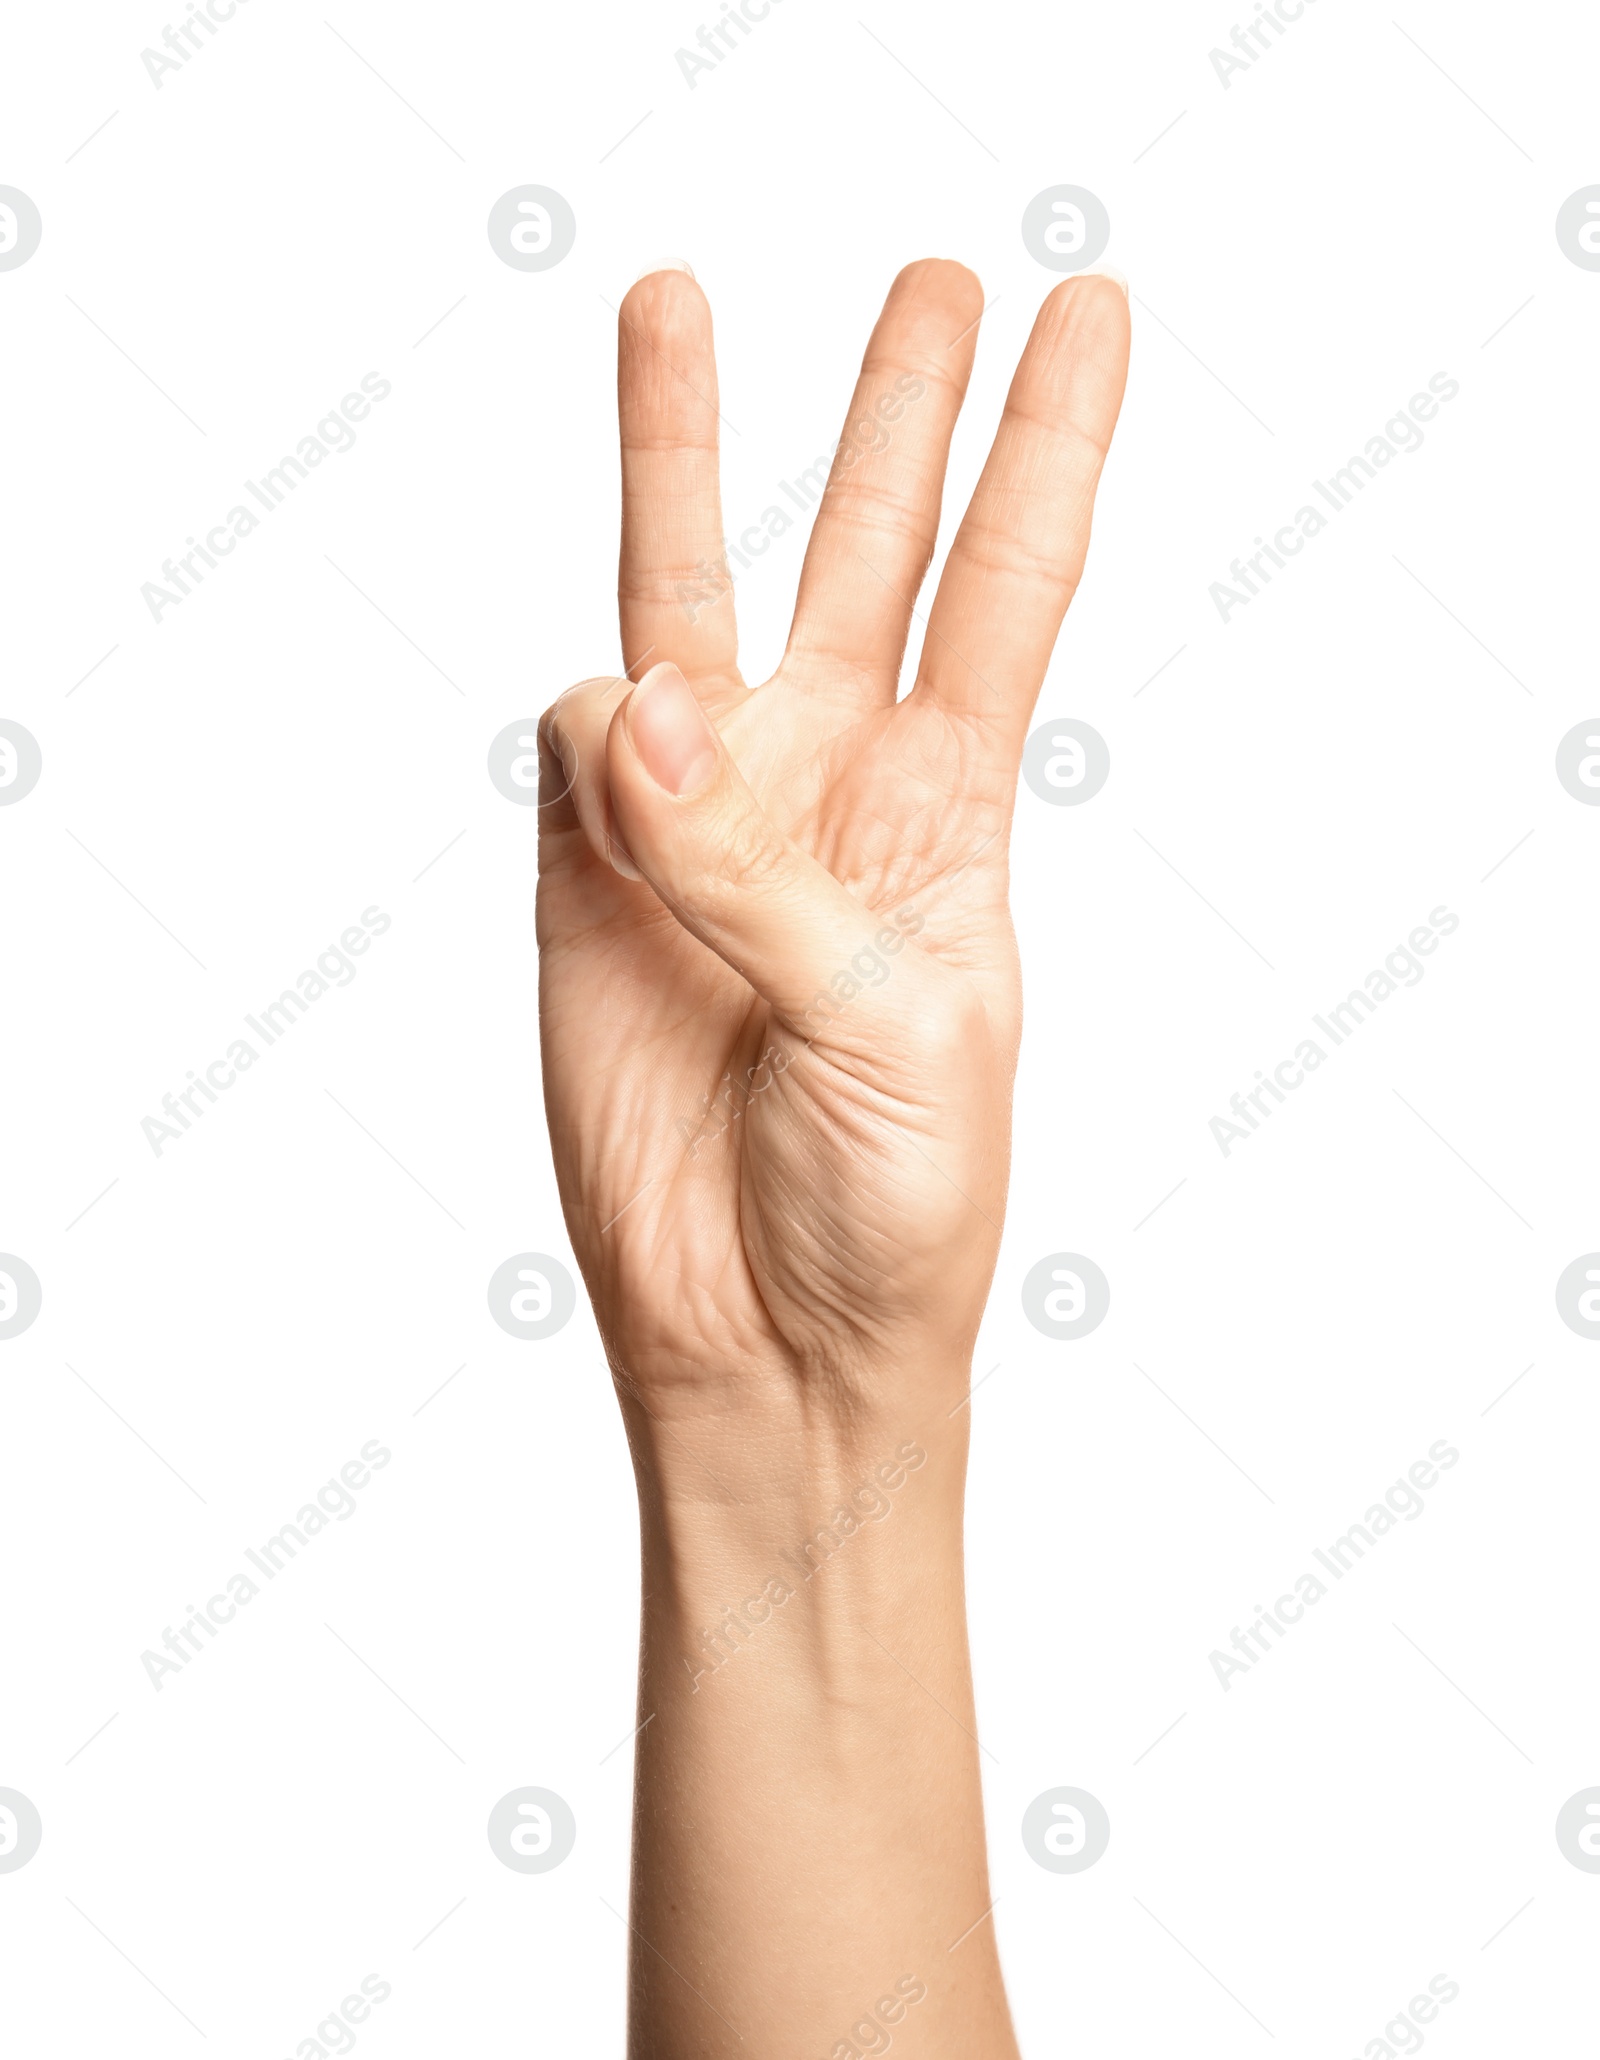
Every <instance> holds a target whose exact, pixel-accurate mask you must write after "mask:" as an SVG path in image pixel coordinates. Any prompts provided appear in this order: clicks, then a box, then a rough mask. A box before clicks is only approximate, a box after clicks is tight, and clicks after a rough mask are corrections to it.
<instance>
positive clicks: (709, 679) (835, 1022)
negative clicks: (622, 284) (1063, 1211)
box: [539, 260, 1128, 1427]
mask: <svg viewBox="0 0 1600 2060" xmlns="http://www.w3.org/2000/svg"><path fill="white" fill-rule="evenodd" d="M982 306H983V301H982V292H981V289H980V287H979V284H978V281H977V280H976V279H975V278H974V277H973V275H972V274H971V273H970V272H969V271H967V270H966V269H965V268H964V267H962V266H960V265H957V264H952V263H946V262H942V261H939V260H927V261H925V262H922V263H919V264H915V265H911V266H909V267H908V268H907V269H906V270H905V271H904V272H902V273H901V274H900V276H899V277H898V278H897V279H896V281H895V282H894V285H893V287H892V288H891V290H890V293H889V297H888V300H887V302H886V303H885V306H884V310H883V313H882V315H881V316H880V317H879V320H878V323H877V326H876V328H875V329H874V331H873V333H872V338H871V341H870V343H869V344H868V347H867V352H866V357H865V360H864V363H863V366H862V371H861V376H860V380H859V383H858V385H857V387H856V392H855V397H854V399H853V401H852V404H851V409H850V414H849V417H848V420H847V423H846V428H845V435H844V438H843V440H842V441H841V445H840V448H839V452H838V455H837V457H836V458H835V461H834V466H833V472H832V476H831V478H830V480H829V484H828V488H827V492H826V494H825V495H824V497H823V500H822V502H821V505H820V508H819V510H818V513H817V517H816V522H815V527H814V529H813V532H812V536H811V541H810V547H809V549H808V551H807V554H806V559H805V566H804V570H803V573H802V576H801V582H800V593H799V601H798V606H797V608H796V611H795V617H794V625H793V629H792V631H791V634H790V638H789V644H788V649H787V650H786V652H785V654H784V658H783V662H782V664H781V665H780V666H779V668H778V670H777V672H776V673H775V674H774V676H773V677H772V678H771V679H770V680H769V681H768V682H767V683H766V684H765V685H764V686H762V687H760V688H758V689H756V690H755V691H753V692H752V691H751V690H750V689H749V688H748V687H747V686H746V684H745V682H744V680H743V679H742V678H741V676H740V673H739V670H738V664H737V641H736V636H735V630H734V603H733V594H732V591H731V586H730V584H729V582H728V580H727V579H726V577H725V576H724V575H723V573H722V571H721V568H724V567H725V563H726V561H725V556H724V549H723V543H722V519H721V511H720V501H719V494H718V483H717V428H718V419H719V418H718V413H717V407H716V399H717V378H716V366H715V362H714V358H713V354H712V342H711V317H710V310H709V308H708V306H707V304H706V300H705V297H704V295H703V294H702V293H701V291H700V289H699V287H698V286H697V285H696V284H695V283H694V282H693V280H692V279H691V278H689V277H688V276H686V275H685V274H683V273H681V272H675V271H667V272H657V273H652V274H650V275H649V276H647V277H646V278H644V279H642V280H641V281H640V282H639V283H638V284H637V285H636V286H635V287H634V288H633V290H632V291H631V292H630V293H629V295H628V297H627V299H626V300H625V301H624V303H623V306H622V310H621V323H620V331H619V372H618V398H619V411H620V416H621V431H622V496H623V524H622V558H621V571H620V580H619V599H620V607H621V625H622V650H623V656H624V674H625V675H626V674H629V673H632V672H635V671H637V670H638V669H639V668H640V667H641V666H646V667H648V669H647V670H645V671H644V673H643V676H642V678H641V679H640V680H639V683H638V684H637V685H633V684H631V683H630V680H629V679H628V678H627V677H626V676H624V677H619V678H597V679H592V680H589V681H586V682H585V683H584V684H582V685H581V686H578V687H575V688H573V689H572V690H571V691H570V692H569V693H567V694H565V695H563V696H562V698H561V699H560V700H559V701H557V702H556V703H555V705H554V706H553V707H552V708H551V709H550V710H549V711H548V712H547V714H546V716H545V718H544V720H543V723H542V725H541V743H542V747H543V765H542V779H543V784H542V788H541V812H540V822H541V830H542V835H541V840H540V853H539V863H540V883H539V943H540V949H541V968H542V973H541V990H540V1009H541V1026H542V1041H543V1055H544V1076H545V1094H546V1102H547V1107H548V1112H549V1119H550V1128H551V1134H552V1138H553V1142H554V1147H555V1156H556V1168H557V1174H558V1178H559V1182H560V1188H561V1195H562V1200H563V1204H564V1207H565V1211H566V1216H567V1223H568V1228H569V1231H570V1234H571V1237H572V1241H573V1245H574V1248H575V1250H576V1252H577V1255H578V1259H579V1263H580V1265H581V1267H582V1269H583V1273H584V1277H585V1279H586V1281H587V1283H588V1286H589V1290H590V1293H591V1295H592V1297H593V1300H594V1304H595V1309H596V1312H597V1315H598V1318H599V1323H600V1328H601V1331H602V1334H603V1335H604V1338H605V1341H606V1345H607V1349H608V1353H609V1355H610V1359H611V1363H612V1366H613V1369H614V1371H615V1372H616V1373H617V1374H618V1376H619V1378H620V1380H621V1382H622V1384H623V1391H624V1397H625V1406H626V1405H627V1402H628V1400H629V1399H631V1400H632V1401H634V1402H636V1403H637V1404H638V1405H639V1407H641V1408H642V1409H643V1410H644V1411H645V1413H646V1414H647V1415H648V1416H650V1417H651V1418H652V1420H656V1419H658V1418H660V1417H662V1416H663V1415H664V1416H666V1417H669V1418H670V1419H671V1420H672V1421H673V1422H674V1423H675V1424H678V1425H679V1426H680V1427H681V1426H682V1425H683V1423H685V1422H697V1421H701V1420H704V1419H707V1418H710V1417H715V1418H716V1419H718V1420H719V1421H721V1422H722V1423H724V1424H726V1423H727V1422H728V1421H729V1420H730V1412H731V1414H732V1419H733V1420H735V1421H738V1422H746V1421H747V1420H748V1419H750V1418H751V1417H753V1416H755V1415H760V1416H762V1417H763V1418H765V1417H766V1416H767V1415H768V1414H769V1413H770V1412H771V1411H773V1410H777V1411H778V1412H779V1420H780V1421H781V1422H783V1423H788V1422H798V1421H800V1420H802V1419H803V1420H805V1421H806V1422H808V1423H812V1424H815V1423H816V1422H818V1421H819V1420H821V1421H823V1422H825V1423H827V1424H830V1425H832V1424H841V1425H842V1424H845V1423H853V1424H859V1423H860V1422H861V1421H862V1420H863V1419H864V1418H867V1419H870V1418H873V1417H876V1416H878V1415H880V1414H882V1413H883V1412H885V1411H888V1410H895V1409H897V1408H900V1405H902V1404H904V1403H905V1402H906V1401H907V1399H908V1395H907V1392H906V1391H907V1390H908V1389H909V1390H910V1391H911V1393H912V1394H913V1395H914V1396H915V1399H916V1403H917V1415H918V1418H919V1420H920V1417H921V1415H922V1413H923V1412H924V1411H925V1410H926V1409H927V1408H928V1407H929V1406H930V1405H939V1413H941V1414H942V1413H943V1411H944V1410H946V1409H948V1408H949V1406H950V1405H951V1403H953V1402H954V1401H955V1400H957V1399H959V1396H960V1393H961V1392H962V1386H961V1384H962V1383H964V1381H965V1379H966V1371H965V1369H966V1367H967V1364H968V1359H969V1355H970V1350H971V1346H972V1341H973V1338H974V1336H975V1333H976V1330H977V1326H978V1321H979V1318H980V1315H981V1313H982V1308H983V1302H984V1297H985V1295H986V1293H987V1289H988V1285H989V1280H990V1277H991V1274H992V1271H993V1267H994V1261H995V1254H996V1248H997V1245H998V1240H999V1234H1000V1220H1001V1215H1002V1210H1003V1206H1004V1195H1005V1186H1006V1172H1007V1162H1008V1152H1009V1128H1010V1095H1011V1083H1012V1076H1013V1072H1014V1067H1015V1060H1016V1051H1017V1040H1018V1030H1019V1020H1020V999H1019V985H1018V973H1017V960H1016V949H1015V943H1014V939H1013V935H1012V930H1011V924H1010V918H1009V914H1008V910H1007V898H1006V889H1007V843H1008V832H1009V826H1010V820H1011V809H1012V803H1013V796H1014V792H1015V787H1016V776H1017V768H1018V762H1019V758H1020V753H1021V749H1022V745H1023V742H1024V739H1025V738H1026V735H1027V731H1028V725H1029V717H1030V712H1031V710H1032V708H1033V705H1034V701H1035V697H1036V695H1037V693H1038V690H1039V686H1040V683H1041V681H1042V680H1043V677H1044V672H1045V667H1046V665H1047V663H1048V660H1049V657H1050V652H1051V648H1052V645H1053V643H1054V640H1055V637H1056V633H1057V631H1058V629H1059V627H1060V624H1061V619H1062V616H1063V614H1064V612H1065V610H1066V607H1067V605H1068V603H1069V601H1070V600H1071V598H1072V595H1073V591H1074V589H1075V587H1076V585H1077V582H1078V578H1079V575H1080V573H1081V570H1082V567H1083V561H1084V554H1085V551H1086V549H1087V547H1088V542H1089V522H1090V512H1091V508H1092V503H1093V498H1094V492H1095V486H1096V483H1097V481H1098V478H1099V475H1100V469H1101V465H1102V463H1103V461H1104V458H1105V455H1106V448H1107V445H1108V443H1109V441H1110V437H1111V432H1112V428H1113V425H1114V423H1115V420H1116V415H1117V410H1118V407H1119V405H1120V402H1121V397H1122V389H1123V382H1124V378H1125V374H1126V363H1127V350H1128V308H1127V301H1126V297H1125V295H1124V293H1123V292H1122V291H1121V290H1120V289H1119V287H1118V286H1117V285H1116V284H1115V283H1114V282H1112V281H1110V280H1107V279H1103V278H1096V277H1083V278H1078V279H1073V280H1069V281H1067V282H1066V283H1064V284H1063V285H1061V286H1059V287H1057V288H1056V289H1055V291H1054V292H1053V293H1051V294H1050V296H1049V298H1048V299H1047V300H1046V301H1045V303H1044V306H1043V308H1042V309H1041V311H1040V314H1039V317H1038V320H1037V322H1036V323H1035V325H1034V329H1033V334H1032V336H1031V337H1030V339H1029V342H1028V345H1027V348H1026V350H1025V351H1024V353H1023V356H1022V360H1021V362H1020V364H1019V366H1018V368H1017V372H1016V376H1015V378H1014V380H1013V382H1012V387H1011V392H1010V396H1009V399H1008V402H1007V405H1006V410H1005V414H1004V417H1003V419H1002V421H1001V424H1000V428H999V433H998V435H997V437H996V439H995V443H994V447H993V450H992V452H991V454H990V457H989V460H988V464H987V466H986V468H985V470H984V473H983V476H982V478H981V480H980V482H979V485H978V488H977V491H976V492H975V494H974V496H973V499H972V503H971V506H970V507H969V509H968V511H967V514H966V518H965V520H964V521H963V523H962V525H961V528H960V530H959V532H958V534H957V536H956V539H955V542H954V544H953V545H952V547H951V551H950V555H949V559H948V562H947V564H946V566H945V570H944V574H943V577H942V578H941V580H940V583H939V588H938V593H937V596H936V598H935V600H934V603H933V607H932V610H931V613H930V614H929V617H928V624H927V634H926V638H925V640H924V644H923V650H922V658H921V665H920V670H919V673H918V676H917V680H916V684H915V687H914V688H913V690H912V692H911V693H910V694H909V695H907V697H906V698H905V699H903V700H897V699H896V692H897V682H898V677H899V671H900V664H901V659H902V655H903V652H904V648H905V643H906V637H907V633H908V630H909V628H910V623H911V616H912V612H913V607H912V604H913V602H914V600H915V597H916V593H917V589H918V587H919V585H920V584H921V581H922V576H923V573H924V571H925V570H926V568H927V566H928V563H929V560H930V558H931V556H932V553H933V548H934V542H935V537H936V533H937V528H938V520H939V505H940V496H941V489H942V485H943V477H944V471H945V464H946V458H947V455H948V451H949V445H950V438H951V432H952V430H953V428H954V424H955V420H956V415H957V412H958V410H959V408H960V406H961V402H962V398H963V395H964V393H965V390H966V385H967V379H968V375H969V373H970V371H971V367H972V360H973V353H974V350H975V347H976V341H977V334H978V324H979V318H980V316H981V313H982ZM748 534H749V533H748V532H747V535H748ZM929 1369H934V1370H935V1371H934V1372H933V1374H932V1375H931V1378H932V1379H933V1380H934V1381H935V1382H936V1383H942V1387H940V1388H938V1389H937V1390H936V1391H935V1392H934V1393H931V1394H930V1393H929V1392H927V1388H928V1383H929V1379H930V1374H929ZM952 1384H955V1385H954V1387H953V1391H952ZM901 1413H903V1410H902V1412H901ZM897 1420H898V1417H897Z"/></svg>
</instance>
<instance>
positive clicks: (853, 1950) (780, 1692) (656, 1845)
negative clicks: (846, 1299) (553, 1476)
mask: <svg viewBox="0 0 1600 2060" xmlns="http://www.w3.org/2000/svg"><path fill="white" fill-rule="evenodd" d="M918 1385H919V1387H920V1388H921V1392H922V1393H923V1394H924V1395H927V1394H929V1393H930V1392H931V1393H932V1394H935V1395H941V1396H942V1395H943V1394H944V1393H946V1392H949V1391H953V1392H954V1394H955V1395H956V1396H958V1397H959V1396H960V1395H961V1393H962V1392H963V1390H964V1387H965V1381H964V1380H962V1379H959V1378H956V1377H955V1376H953V1375H952V1376H950V1377H948V1378H946V1379H941V1380H933V1381H929V1382H928V1383H927V1384H926V1385H923V1384H921V1383H919V1384H918ZM947 1406H948V1405H947V1404H946V1403H945V1402H944V1401H943V1400H941V1401H940V1402H939V1403H938V1404H937V1406H936V1407H934V1408H933V1410H932V1411H931V1417H932V1419H933V1420H931V1421H930V1420H928V1419H927V1417H925V1416H924V1413H923V1412H922V1411H921V1410H919V1409H917V1408H915V1407H913V1408H910V1409H907V1410H903V1411H901V1412H900V1413H899V1414H900V1415H901V1416H904V1418H905V1419H906V1420H904V1421H900V1420H899V1417H897V1415H896V1414H895V1413H893V1412H892V1411H891V1412H888V1413H884V1414H881V1415H879V1416H878V1417H877V1418H876V1420H875V1421H874V1422H873V1423H872V1424H871V1425H870V1426H863V1425H860V1424H858V1425H856V1427H855V1428H854V1429H853V1430H852V1431H851V1433H850V1434H849V1436H848V1437H847V1438H846V1437H835V1436H833V1435H832V1434H830V1433H821V1434H813V1433H808V1432H807V1430H806V1429H805V1428H804V1427H803V1426H792V1427H791V1426H787V1425H786V1424H785V1421H784V1412H783V1411H782V1410H781V1409H780V1410H778V1411H776V1412H774V1413H773V1415H770V1416H767V1417H764V1418H762V1420H761V1422H760V1425H759V1428H758V1430H757V1431H756V1433H755V1435H754V1436H751V1435H749V1434H748V1433H746V1434H745V1436H744V1437H743V1439H742V1440H741V1438H739V1437H738V1436H730V1437H729V1438H728V1439H727V1440H726V1441H707V1440H705V1439H704V1438H702V1439H700V1440H697V1445H696V1456H694V1457H691V1456H690V1455H689V1453H688V1452H687V1450H686V1449H684V1448H683V1447H681V1446H680V1445H678V1443H677V1440H676V1439H675V1437H674V1435H673V1433H672V1431H671V1430H670V1429H669V1428H668V1427H667V1426H665V1425H663V1424H661V1423H660V1422H659V1421H658V1420H651V1421H650V1422H649V1423H645V1422H644V1421H643V1419H641V1418H639V1417H638V1416H637V1413H636V1412H634V1413H633V1419H634V1420H633V1421H632V1422H631V1423H630V1430H631V1432H632V1434H633V1437H634V1444H635V1454H636V1459H637V1461H638V1464H639V1475H640V1487H641V1504H642V1534H643V1552H644V1565H643V1585H644V1617H643V1641H642V1653H641V1667H640V1705H639V1717H640V1721H641V1723H642V1724H643V1726H644V1728H643V1729H642V1730H641V1732H640V1734H639V1740H638V1748H637V1751H638V1759H637V1795H636V1815H635V1831H634V1888H633V1910H632V1920H631V1921H632V1927H633V1931H632V2011H631V2017H632V2034H631V2039H632V2042H631V2046H630V2053H631V2055H632V2060H647V2056H648V2060H723V2056H732V2055H734V2054H736V2053H738V2054H748V2053H759V2054H761V2055H762V2056H763V2060H827V2056H830V2055H832V2054H833V2053H834V2052H835V2050H836V2049H837V2050H838V2051H839V2052H841V2053H843V2052H852V2051H853V2052H861V2051H865V2050H871V2049H872V2048H873V2047H874V2046H877V2047H878V2049H880V2050H881V2049H882V2046H883V2044H885V2043H886V2042H887V2040H888V2039H889V2038H890V2037H893V2039H894V2040H895V2042H896V2045H897V2047H898V2048H899V2049H900V2050H902V2051H904V2052H905V2053H906V2054H908V2055H913V2056H917V2055H921V2056H928V2060H934V2056H945V2055H949V2056H960V2060H1013V2056H1014V2055H1015V2053H1016V2046H1015V2042H1014V2040H1013V2038H1012V2035H1011V2030H1010V2024H1009V2018H1008V2015H1007V2011H1006V2005H1005V1999H1004V1993H1003V1990H1002V1987H1001V1982H1000V1975H999V1968H998V1961H997V1957H996V1953H995V1946H994V1931H993V1924H992V1920H991V1919H989V1917H988V1910H989V1904H990V1892H989V1889H988V1885H987V1869H986V1863H985V1853H984V1837H983V1814H982V1800H981V1793H980V1785H979V1771H978V1746H977V1742H976V1737H975V1733H976V1728H977V1726H976V1723H975V1720H974V1714H973V1703H972V1683H971V1672H970V1666H969V1662H968V1656H967V1641H966V1624H965V1611H964V1601H963V1584H962V1544H961V1509H962V1491H963V1484H964V1475H965V1462H966V1450H965V1444H966V1433H965V1426H966V1423H967V1415H966V1412H965V1411H964V1410H958V1411H957V1413H956V1414H955V1416H954V1417H953V1418H952V1417H950V1416H948V1415H947V1414H946V1409H947ZM919 1418H922V1420H918V1419H919ZM786 1433H787V1434H786ZM741 1443H742V1444H743V1446H744V1449H742V1450H741V1449H740V1447H741ZM752 1450H753V1452H754V1454H755V1455H756V1456H755V1457H754V1458H753V1459H752V1457H751V1456H750V1455H751V1451H752ZM796 1451H798V1452H799V1453H801V1454H802V1456H801V1457H800V1458H799V1459H798V1461H797V1460H795V1459H794V1458H793V1457H792V1455H793V1454H794V1453H795V1452H796ZM712 1452H714V1453H715V1456H711V1457H702V1456H700V1455H704V1454H707V1453H712ZM863 2020H875V2021H876V2028H874V2026H873V2024H872V2023H871V2022H870V2021H869V2022H868V2023H867V2024H865V2025H863ZM857 2025H862V2031H861V2033H860V2034H859V2035H856V2034H854V2033H853V2032H852V2027H853V2026H857Z"/></svg>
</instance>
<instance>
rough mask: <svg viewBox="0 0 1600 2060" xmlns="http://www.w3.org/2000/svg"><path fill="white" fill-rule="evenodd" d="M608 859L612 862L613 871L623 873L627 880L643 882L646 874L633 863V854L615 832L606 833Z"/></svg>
mask: <svg viewBox="0 0 1600 2060" xmlns="http://www.w3.org/2000/svg"><path fill="white" fill-rule="evenodd" d="M606 857H607V858H608V859H610V861H611V870H612V871H613V872H614V873H621V875H622V877H623V878H624V879H625V880H642V879H643V878H644V874H643V873H641V872H640V870H639V868H638V867H637V866H636V865H635V864H634V862H633V853H632V852H631V851H630V850H629V849H628V847H627V845H626V844H624V843H623V841H622V839H621V838H620V837H619V836H618V835H617V833H616V831H615V830H608V831H607V832H606Z"/></svg>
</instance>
